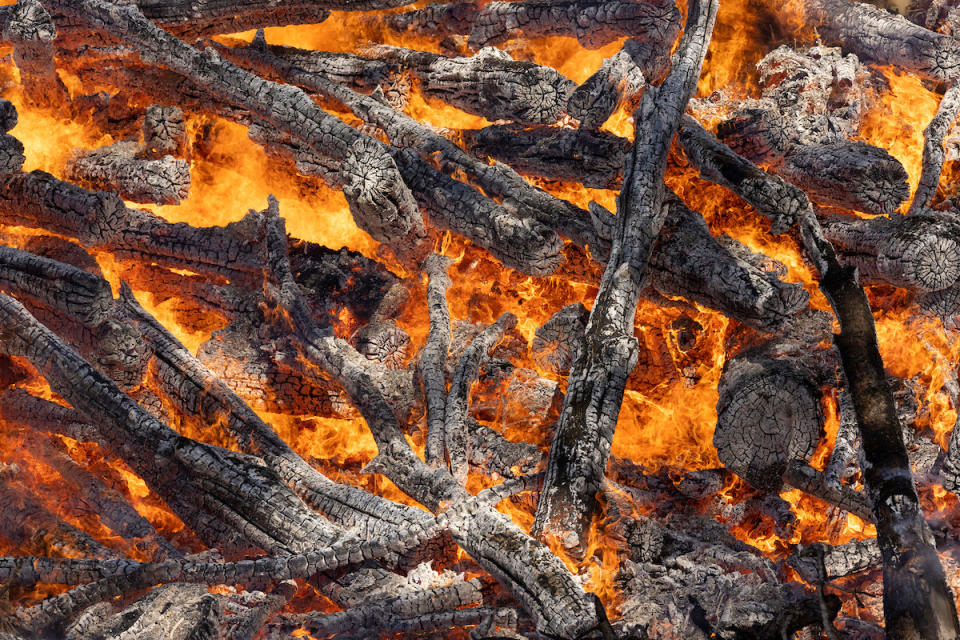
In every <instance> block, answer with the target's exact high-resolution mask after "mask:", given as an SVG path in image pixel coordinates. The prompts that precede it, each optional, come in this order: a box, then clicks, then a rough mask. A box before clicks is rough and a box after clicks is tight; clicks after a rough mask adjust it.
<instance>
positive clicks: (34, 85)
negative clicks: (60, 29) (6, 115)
mask: <svg viewBox="0 0 960 640" xmlns="http://www.w3.org/2000/svg"><path fill="white" fill-rule="evenodd" d="M56 37H57V29H56V27H55V26H54V24H53V20H51V19H50V14H49V13H48V12H47V10H46V9H45V8H44V6H43V5H42V4H40V2H39V1H38V0H18V2H17V4H15V5H14V6H13V8H12V9H11V10H10V12H9V15H8V16H7V20H6V25H5V26H4V28H3V39H4V40H6V41H8V42H10V43H12V44H13V60H14V62H15V63H16V65H17V68H19V69H20V81H21V83H22V84H23V89H24V97H25V98H26V99H27V100H28V101H29V102H31V103H33V104H36V105H39V106H42V107H49V108H59V107H61V106H63V105H64V104H66V102H67V101H68V100H69V99H70V96H69V94H68V93H67V88H66V86H64V84H63V81H62V80H60V76H58V75H57V70H56V68H55V67H54V65H53V40H54V38H56Z"/></svg>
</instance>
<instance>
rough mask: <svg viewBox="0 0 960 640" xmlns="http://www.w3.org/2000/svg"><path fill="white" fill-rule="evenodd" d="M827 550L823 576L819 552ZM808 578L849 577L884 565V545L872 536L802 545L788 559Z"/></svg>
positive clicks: (817, 580) (816, 579)
mask: <svg viewBox="0 0 960 640" xmlns="http://www.w3.org/2000/svg"><path fill="white" fill-rule="evenodd" d="M821 552H822V553H823V564H824V567H825V568H826V570H827V575H826V576H824V575H821V574H822V572H821V571H820V566H819V565H820V561H819V558H818V556H819V554H820V553H821ZM787 562H789V563H790V566H791V567H793V568H794V569H796V570H797V571H798V572H799V573H800V575H802V576H803V578H804V580H807V581H808V582H812V583H815V582H821V581H823V580H830V579H833V578H845V577H847V576H850V575H853V574H855V573H860V572H862V571H868V570H870V569H875V568H878V567H879V566H880V547H878V546H877V541H876V540H874V539H871V538H867V539H865V540H856V539H854V540H851V541H850V542H847V543H845V544H839V545H826V544H821V543H815V544H811V545H801V546H799V547H798V548H797V550H796V551H794V553H793V554H792V555H791V556H790V558H789V559H788V560H787Z"/></svg>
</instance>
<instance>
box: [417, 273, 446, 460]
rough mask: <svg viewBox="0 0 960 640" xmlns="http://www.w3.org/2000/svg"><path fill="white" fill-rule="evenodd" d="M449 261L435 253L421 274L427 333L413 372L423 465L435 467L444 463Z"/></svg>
mask: <svg viewBox="0 0 960 640" xmlns="http://www.w3.org/2000/svg"><path fill="white" fill-rule="evenodd" d="M450 262H451V261H450V259H449V258H445V257H443V256H439V255H437V254H431V255H429V256H427V259H426V260H424V263H423V271H424V273H426V275H427V277H428V278H429V281H428V283H427V312H428V315H429V318H430V332H429V334H428V335H427V343H426V344H425V345H424V347H423V349H422V350H421V351H420V359H419V361H418V362H417V372H418V373H419V375H420V382H421V384H422V385H423V398H424V402H425V403H426V406H427V437H426V448H425V460H426V462H427V464H429V465H431V466H434V467H439V466H442V465H443V463H444V449H445V447H446V444H445V442H444V435H445V430H444V419H445V415H446V406H447V383H446V380H445V376H444V364H445V363H446V361H447V351H448V350H449V347H450V309H449V308H448V307H447V289H448V288H449V287H450V285H451V282H450V277H449V276H448V275H447V268H448V267H449V266H450Z"/></svg>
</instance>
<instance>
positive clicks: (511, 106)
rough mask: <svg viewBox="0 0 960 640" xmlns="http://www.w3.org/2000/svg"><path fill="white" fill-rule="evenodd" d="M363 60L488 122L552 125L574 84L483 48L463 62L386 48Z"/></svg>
mask: <svg viewBox="0 0 960 640" xmlns="http://www.w3.org/2000/svg"><path fill="white" fill-rule="evenodd" d="M366 53H367V55H369V56H371V57H373V58H375V59H378V60H383V61H384V62H387V63H390V64H393V65H397V66H399V67H401V68H403V69H405V70H408V71H409V72H410V73H411V74H413V76H414V77H415V78H417V79H418V80H419V81H420V87H421V89H422V90H423V92H424V93H425V94H427V95H429V96H433V97H436V98H440V99H441V100H444V101H446V102H448V103H450V104H452V105H453V106H455V107H457V108H458V109H463V110H464V111H466V112H468V113H473V114H476V115H479V116H483V117H484V118H487V119H488V120H509V121H511V122H516V123H518V124H526V125H533V124H552V123H554V122H556V121H557V120H558V119H559V118H560V116H561V114H562V113H563V111H564V109H565V107H566V104H567V99H568V98H569V96H570V93H571V92H572V91H573V89H574V86H575V85H574V84H573V83H572V82H571V81H570V80H567V79H566V78H564V77H563V76H561V75H560V74H559V73H557V72H556V71H555V70H553V69H552V68H550V67H544V66H541V65H538V64H534V63H532V62H525V61H519V60H514V59H513V58H511V57H510V56H509V54H507V53H506V52H503V51H500V50H499V49H496V48H493V47H485V48H483V49H481V50H480V51H478V52H477V53H476V54H475V55H473V56H472V57H469V58H449V57H446V56H442V55H439V54H436V53H429V52H426V51H414V50H412V49H403V48H400V47H390V46H386V45H379V46H374V47H371V48H369V49H367V50H366Z"/></svg>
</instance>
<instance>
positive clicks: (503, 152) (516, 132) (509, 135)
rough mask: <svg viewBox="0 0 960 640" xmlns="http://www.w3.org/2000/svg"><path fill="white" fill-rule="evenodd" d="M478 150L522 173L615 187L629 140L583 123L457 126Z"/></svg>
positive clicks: (618, 182) (618, 180) (621, 172)
mask: <svg viewBox="0 0 960 640" xmlns="http://www.w3.org/2000/svg"><path fill="white" fill-rule="evenodd" d="M461 135H462V138H463V142H464V144H465V145H466V146H467V147H468V148H469V149H470V150H471V151H472V152H473V153H474V154H476V155H477V156H480V157H483V156H487V157H490V158H495V159H497V160H499V161H501V162H505V163H507V164H508V165H510V166H511V167H513V168H514V169H516V170H517V172H519V173H520V174H522V175H526V176H534V177H540V178H548V179H551V180H565V181H570V182H579V183H580V184H582V185H583V186H585V187H592V188H595V189H615V188H618V187H619V186H620V184H621V183H622V182H623V159H624V157H625V156H626V154H627V152H628V151H629V150H630V142H629V140H626V139H624V138H621V137H619V136H615V135H613V134H611V133H607V132H605V131H590V130H587V129H584V128H581V129H568V128H566V127H529V128H522V129H521V128H518V127H511V126H509V125H490V126H489V127H484V128H483V129H478V130H464V131H463V132H461Z"/></svg>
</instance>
